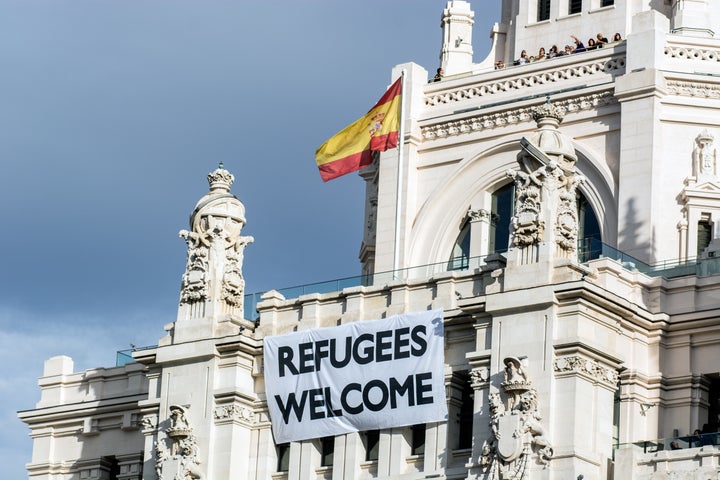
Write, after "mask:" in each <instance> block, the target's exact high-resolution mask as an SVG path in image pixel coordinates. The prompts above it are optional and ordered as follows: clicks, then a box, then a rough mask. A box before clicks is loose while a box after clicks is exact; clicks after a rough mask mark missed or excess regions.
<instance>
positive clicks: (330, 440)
mask: <svg viewBox="0 0 720 480" xmlns="http://www.w3.org/2000/svg"><path fill="white" fill-rule="evenodd" d="M334 455H335V437H323V438H321V439H320V466H321V467H332V464H333V456H334Z"/></svg>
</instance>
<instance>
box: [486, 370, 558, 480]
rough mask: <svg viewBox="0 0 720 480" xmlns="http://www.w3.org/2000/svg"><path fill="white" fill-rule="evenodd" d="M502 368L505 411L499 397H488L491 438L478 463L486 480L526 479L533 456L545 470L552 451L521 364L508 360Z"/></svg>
mask: <svg viewBox="0 0 720 480" xmlns="http://www.w3.org/2000/svg"><path fill="white" fill-rule="evenodd" d="M504 364H505V372H504V374H505V381H504V382H503V383H502V384H501V385H500V387H501V389H502V391H503V393H504V394H505V397H506V400H507V408H505V404H503V402H502V398H501V396H500V394H499V393H497V392H493V393H491V394H490V395H489V403H490V413H491V417H490V430H491V432H492V437H491V438H489V439H487V440H485V442H484V443H483V447H482V451H481V455H480V459H479V463H480V466H481V467H482V468H483V471H484V472H485V473H486V474H487V477H486V478H488V479H492V480H522V479H526V478H528V472H529V468H530V460H531V458H532V457H533V455H534V457H535V460H536V462H537V463H538V464H540V465H543V466H545V465H547V464H548V462H549V461H550V460H551V458H552V456H553V449H552V445H551V444H550V440H549V439H548V438H547V435H546V433H545V429H544V428H543V426H542V423H541V420H542V417H541V415H540V410H539V407H538V401H537V392H536V390H535V389H534V388H533V387H532V382H531V381H530V380H529V379H528V377H527V375H526V373H525V371H524V369H523V366H522V362H520V360H519V359H518V358H516V357H507V358H505V360H504Z"/></svg>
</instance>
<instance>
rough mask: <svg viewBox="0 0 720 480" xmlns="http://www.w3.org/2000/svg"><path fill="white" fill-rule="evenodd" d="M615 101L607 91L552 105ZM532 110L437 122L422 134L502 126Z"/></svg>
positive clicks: (574, 107)
mask: <svg viewBox="0 0 720 480" xmlns="http://www.w3.org/2000/svg"><path fill="white" fill-rule="evenodd" d="M615 102H617V100H616V99H615V98H614V97H613V96H612V93H611V92H609V91H607V92H600V93H595V94H592V95H583V96H580V97H576V98H571V99H568V100H562V101H559V102H557V103H555V104H553V105H555V106H556V107H558V108H560V109H562V110H563V111H564V112H579V111H584V110H590V109H592V108H597V107H601V106H605V105H610V104H611V103H615ZM533 111H534V107H527V108H519V109H514V110H508V111H505V112H500V113H495V114H492V115H478V116H476V117H470V118H465V119H463V120H456V121H451V122H443V123H437V124H434V125H431V126H427V127H425V128H423V129H422V136H423V138H424V139H425V140H435V139H436V138H445V137H451V136H455V135H461V134H467V133H472V132H478V131H481V130H486V129H490V128H497V127H503V126H505V125H509V124H516V123H521V122H527V121H530V120H532V119H533Z"/></svg>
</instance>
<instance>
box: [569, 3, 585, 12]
mask: <svg viewBox="0 0 720 480" xmlns="http://www.w3.org/2000/svg"><path fill="white" fill-rule="evenodd" d="M581 11H582V0H570V5H569V6H568V12H569V13H580V12H581Z"/></svg>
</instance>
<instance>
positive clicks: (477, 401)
mask: <svg viewBox="0 0 720 480" xmlns="http://www.w3.org/2000/svg"><path fill="white" fill-rule="evenodd" d="M470 365H472V367H473V368H472V370H470V386H471V387H472V389H473V392H474V398H473V426H472V433H473V442H472V454H471V456H470V459H469V461H468V463H467V465H466V467H467V469H468V476H467V478H468V479H474V478H481V477H482V474H483V471H484V467H485V466H484V465H481V458H482V455H483V446H484V444H485V441H486V439H488V438H490V436H491V434H492V433H491V431H490V424H489V422H490V415H489V413H488V396H489V393H490V357H489V356H485V357H476V358H474V359H471V360H470Z"/></svg>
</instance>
